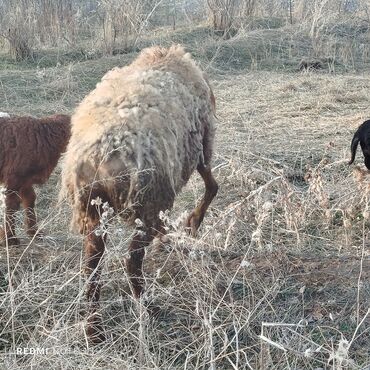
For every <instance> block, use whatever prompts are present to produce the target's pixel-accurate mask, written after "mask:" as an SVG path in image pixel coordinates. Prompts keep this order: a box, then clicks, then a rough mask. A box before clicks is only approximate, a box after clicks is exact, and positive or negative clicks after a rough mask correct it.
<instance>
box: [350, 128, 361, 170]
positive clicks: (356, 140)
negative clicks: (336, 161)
mask: <svg viewBox="0 0 370 370" xmlns="http://www.w3.org/2000/svg"><path fill="white" fill-rule="evenodd" d="M359 141H360V137H359V135H358V130H357V131H356V133H355V134H354V135H353V139H352V142H351V154H352V156H351V160H350V161H349V162H348V164H349V165H350V164H352V163H353V162H354V160H355V157H356V150H357V146H358V143H359Z"/></svg>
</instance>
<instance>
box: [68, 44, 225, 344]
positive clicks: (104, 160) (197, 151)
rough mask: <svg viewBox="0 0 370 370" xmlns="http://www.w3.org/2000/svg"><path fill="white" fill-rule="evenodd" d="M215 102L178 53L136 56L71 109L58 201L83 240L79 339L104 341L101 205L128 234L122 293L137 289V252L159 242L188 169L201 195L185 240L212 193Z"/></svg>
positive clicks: (176, 50) (201, 78)
mask: <svg viewBox="0 0 370 370" xmlns="http://www.w3.org/2000/svg"><path fill="white" fill-rule="evenodd" d="M214 115H215V98H214V96H213V93H212V90H211V88H210V85H209V83H208V81H207V79H206V77H205V76H204V74H203V72H202V71H201V69H200V68H199V67H197V65H196V64H195V62H194V61H193V60H192V58H191V56H190V54H188V53H185V51H184V49H183V48H182V47H181V46H172V47H170V48H169V49H166V48H162V47H152V48H148V49H145V50H143V51H142V52H141V53H140V55H139V56H138V58H137V59H136V60H135V61H134V62H133V63H132V64H131V65H129V66H126V67H124V68H119V69H118V68H116V69H113V70H112V71H110V72H108V73H107V74H106V75H105V76H104V77H103V79H102V81H101V82H100V83H98V84H97V87H96V89H95V90H93V91H92V92H91V93H90V94H89V95H88V96H87V97H86V98H85V99H84V100H83V101H82V103H81V104H80V106H79V107H78V108H77V110H76V112H75V114H74V115H73V117H72V136H71V141H70V143H69V145H68V149H67V153H66V157H65V161H64V164H63V175H62V176H63V180H62V193H61V195H62V196H63V195H64V194H68V195H69V199H70V201H71V203H72V205H73V220H72V226H74V227H78V228H79V230H80V232H81V233H83V234H85V235H86V237H85V256H86V260H87V271H88V273H89V274H90V279H89V286H88V291H87V297H88V300H89V302H90V309H89V318H88V328H87V332H88V334H89V336H90V338H91V339H92V341H93V342H99V341H101V340H104V333H103V329H102V325H101V319H100V316H99V315H98V309H99V297H100V283H99V279H100V274H101V263H100V262H101V258H102V256H103V254H104V248H105V243H106V233H105V232H104V230H101V220H100V216H101V215H102V214H103V213H104V211H106V210H107V207H108V204H109V206H110V207H112V209H113V210H114V212H115V214H118V215H119V216H121V218H122V219H123V220H124V221H125V222H126V223H128V224H129V225H132V226H133V227H134V228H135V234H134V237H133V239H132V241H131V243H130V244H129V247H128V249H129V257H128V258H127V260H126V268H127V272H128V276H129V278H130V284H131V289H132V292H133V295H134V296H135V297H139V296H140V294H141V292H142V289H143V278H142V262H143V257H144V247H145V246H147V245H148V244H149V243H151V242H152V240H153V238H154V237H155V236H156V235H157V234H159V233H163V230H164V229H163V225H162V222H161V220H160V218H159V213H160V211H164V210H167V209H170V208H171V207H172V205H173V202H174V200H175V196H176V195H177V194H178V193H179V192H180V190H181V188H182V187H183V186H184V185H185V184H186V183H187V181H188V180H189V178H190V176H191V174H192V173H193V171H194V170H195V169H197V170H198V172H199V173H200V175H201V176H202V178H203V180H204V183H205V187H206V191H205V195H204V197H203V199H202V200H201V202H200V203H199V205H198V206H197V207H196V208H195V209H194V210H193V211H192V213H191V214H190V216H189V218H188V220H187V226H188V228H189V229H190V230H191V232H192V234H195V233H196V231H197V229H198V227H199V226H200V224H201V222H202V220H203V217H204V215H205V212H206V210H207V208H208V206H209V205H210V203H211V201H212V199H213V198H214V196H215V195H216V193H217V190H218V185H217V183H216V181H215V180H214V178H213V176H212V173H211V166H210V162H211V156H212V146H213V138H214V132H215V127H214V120H215V118H214Z"/></svg>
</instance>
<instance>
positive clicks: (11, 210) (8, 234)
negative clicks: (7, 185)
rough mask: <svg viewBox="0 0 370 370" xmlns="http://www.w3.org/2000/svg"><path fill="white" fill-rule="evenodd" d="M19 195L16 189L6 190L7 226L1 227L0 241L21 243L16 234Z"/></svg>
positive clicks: (14, 243)
mask: <svg viewBox="0 0 370 370" xmlns="http://www.w3.org/2000/svg"><path fill="white" fill-rule="evenodd" d="M19 206H20V199H19V195H18V193H17V192H16V191H14V190H7V191H6V192H5V228H0V243H4V242H5V241H6V239H7V240H8V245H19V240H18V239H17V238H16V236H15V212H16V211H18V210H19Z"/></svg>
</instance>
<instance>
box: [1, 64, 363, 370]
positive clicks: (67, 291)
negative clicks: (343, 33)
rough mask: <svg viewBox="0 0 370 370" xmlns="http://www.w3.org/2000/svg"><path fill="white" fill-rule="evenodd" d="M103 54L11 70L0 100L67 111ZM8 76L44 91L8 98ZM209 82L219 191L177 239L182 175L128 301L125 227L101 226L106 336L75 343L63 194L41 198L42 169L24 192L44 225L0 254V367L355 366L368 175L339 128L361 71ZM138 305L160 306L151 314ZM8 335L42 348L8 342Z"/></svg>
mask: <svg viewBox="0 0 370 370" xmlns="http://www.w3.org/2000/svg"><path fill="white" fill-rule="evenodd" d="M105 62H106V64H104V63H105ZM114 63H117V64H119V63H120V60H119V59H118V58H117V59H115V58H111V59H104V60H102V61H101V62H100V64H99V61H98V62H95V63H94V62H86V63H83V64H81V65H76V66H74V68H72V69H70V70H69V71H68V68H67V67H59V68H58V69H55V71H54V72H53V70H52V69H48V70H46V71H45V73H46V77H44V80H42V82H40V80H37V74H36V72H32V73H30V72H29V71H27V72H24V75H22V74H21V75H19V74H18V76H17V77H16V75H15V73H16V72H14V75H13V76H12V77H13V79H14V78H16V81H17V82H18V83H19V85H15V84H14V81H13V83H12V84H11V83H10V81H11V78H10V77H9V80H7V79H6V78H1V81H2V83H1V85H0V91H3V96H4V95H5V93H6V96H7V97H8V99H7V104H8V105H6V106H4V107H3V106H1V107H0V108H1V110H4V111H6V109H8V111H11V112H13V109H12V108H13V107H15V108H14V110H15V111H16V112H23V113H26V112H29V111H31V112H32V113H35V112H37V114H41V113H46V112H48V111H49V110H50V111H52V110H54V109H58V110H61V111H68V110H69V109H70V107H71V106H73V104H75V102H76V101H78V100H79V99H80V98H81V96H83V94H84V93H85V91H88V90H89V89H90V88H91V86H92V85H93V84H94V83H95V81H93V79H92V78H91V77H89V72H91V73H92V71H94V73H96V74H95V75H94V76H96V75H98V74H99V73H100V72H102V70H103V69H105V68H106V69H109V68H110V67H111V66H110V64H114ZM211 70H212V68H211ZM33 73H34V74H33ZM52 73H54V74H52ZM48 74H49V75H48ZM50 74H51V75H50ZM4 76H5V75H3V77H4ZM35 76H36V77H35ZM22 78H23V79H24V81H27V83H29V84H30V86H31V88H32V87H33V88H34V89H35V90H33V94H36V93H40V92H42V91H43V89H45V95H43V96H39V97H38V99H39V101H35V102H34V104H33V105H32V106H26V107H24V108H22V104H23V103H24V102H25V101H27V99H28V98H27V96H26V95H25V94H26V93H27V92H26V90H25V89H24V88H23V89H22V87H21V81H22ZM212 79H213V81H212V82H213V85H214V87H215V95H216V97H217V108H218V131H217V142H216V148H215V159H214V169H215V175H216V177H217V179H218V181H219V184H220V192H219V195H218V196H217V198H216V200H215V202H214V203H213V204H212V207H211V209H210V211H209V213H208V215H207V217H206V219H205V223H204V225H203V227H202V230H201V232H200V235H199V237H198V238H197V239H192V238H190V237H188V236H187V235H186V234H185V233H184V232H183V229H182V227H181V222H180V221H181V219H182V217H183V212H184V211H185V210H186V211H190V210H191V209H192V207H193V206H194V205H195V204H196V201H197V200H198V199H199V198H200V197H201V195H202V192H203V184H202V182H201V180H200V179H199V176H193V177H192V179H191V181H190V183H189V184H188V186H187V187H186V189H184V191H183V192H182V194H181V195H180V196H179V197H178V200H177V202H176V205H175V208H174V210H173V211H172V212H171V213H170V214H169V215H167V216H166V217H167V224H168V229H169V242H168V243H167V244H165V245H161V244H160V243H159V242H157V243H156V245H155V246H152V247H150V248H148V251H147V256H146V260H145V266H144V270H145V276H146V285H147V290H146V293H145V295H144V297H143V298H142V300H141V301H140V302H135V301H134V300H133V299H132V298H131V297H130V295H128V294H127V292H128V285H127V277H126V273H125V271H124V268H123V264H122V259H123V257H124V256H125V253H126V245H127V241H128V238H129V236H130V231H129V230H126V229H125V228H124V226H121V225H119V224H118V223H116V222H115V223H114V225H112V227H110V229H109V239H110V240H109V244H108V246H107V251H106V255H105V260H104V273H103V282H104V286H103V293H102V294H103V296H102V314H103V318H104V319H105V327H106V330H107V337H108V341H107V342H106V343H105V344H103V345H101V346H97V347H95V348H91V347H89V346H88V343H87V341H86V335H85V333H84V323H85V322H84V320H85V314H84V312H85V308H86V306H85V305H86V302H85V298H84V289H85V284H86V280H85V277H84V275H83V274H82V264H83V255H82V239H81V238H80V237H79V236H76V235H72V234H71V233H69V232H68V231H67V230H68V223H69V218H70V213H69V209H68V207H67V205H66V204H62V205H61V206H60V207H58V206H57V205H56V202H55V199H56V196H57V193H58V188H59V185H58V181H59V171H56V173H54V175H53V176H52V178H51V179H50V181H49V183H48V184H47V185H46V186H45V187H43V188H41V189H39V191H38V193H39V198H38V210H39V215H40V218H41V219H42V220H43V227H44V228H45V229H46V231H47V235H49V237H48V238H47V239H46V240H45V242H44V243H41V244H37V243H35V242H32V243H29V240H28V239H27V238H26V237H25V236H24V234H23V242H24V243H23V245H22V246H21V247H19V248H13V249H7V248H2V249H1V251H0V318H1V319H0V333H1V335H0V349H1V351H2V352H1V354H0V356H1V357H0V359H1V361H2V362H3V363H2V364H1V362H0V367H1V366H2V367H3V368H5V369H8V368H12V369H26V368H31V367H32V368H34V369H45V368H60V369H72V368H73V369H74V368H79V369H105V368H110V369H126V368H127V369H128V368H129V369H153V368H156V369H157V368H158V369H172V368H179V369H180V368H181V369H203V368H207V369H208V368H210V369H221V368H225V369H245V368H250V369H314V368H316V369H318V368H329V369H345V368H348V369H365V368H367V367H368V366H370V354H369V348H370V340H369V328H370V320H369V316H368V315H369V310H368V307H369V305H370V285H369V281H370V280H369V278H370V257H369V254H368V246H369V241H368V239H369V235H368V229H369V226H370V220H369V210H368V197H369V191H370V188H369V185H368V183H369V175H368V173H367V172H366V171H364V170H363V165H362V164H361V154H359V155H358V160H357V163H359V164H360V166H359V168H348V166H347V164H346V161H347V160H348V157H349V144H350V140H351V138H352V134H353V132H354V130H355V128H356V127H357V125H358V124H360V123H361V122H362V121H363V120H364V119H365V118H367V117H369V115H370V108H369V104H368V99H367V97H368V96H369V95H370V77H368V76H367V75H352V74H343V75H335V74H332V75H330V74H327V73H298V72H295V73H287V72H285V73H284V72H268V71H242V72H241V73H239V74H233V75H226V76H225V75H224V74H222V75H220V74H218V73H217V70H213V78H212ZM45 81H46V82H45ZM17 86H18V87H17ZM1 89H2V90H1ZM47 89H50V90H47ZM54 92H55V94H57V95H56V96H54V95H53V93H54ZM27 94H31V93H30V92H28V93H27ZM28 96H29V95H28ZM48 99H50V104H49V103H48ZM3 101H4V100H3ZM21 232H22V229H20V233H21ZM148 303H150V304H151V305H154V306H157V307H160V314H159V316H158V317H157V318H152V317H151V316H150V315H149V314H148V312H147V311H146V309H145V307H146V306H147V305H148ZM20 348H21V349H23V348H26V349H28V350H30V349H37V350H39V351H40V350H41V351H42V350H45V351H46V353H36V354H23V355H20V354H18V355H17V354H16V353H15V352H16V351H17V349H18V350H19V349H20Z"/></svg>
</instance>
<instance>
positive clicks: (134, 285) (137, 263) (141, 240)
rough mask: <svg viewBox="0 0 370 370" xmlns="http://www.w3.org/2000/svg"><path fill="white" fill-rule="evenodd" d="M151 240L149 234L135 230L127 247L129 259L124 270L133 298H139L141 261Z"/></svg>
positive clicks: (141, 278) (151, 236) (141, 280)
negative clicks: (126, 273) (125, 270)
mask: <svg viewBox="0 0 370 370" xmlns="http://www.w3.org/2000/svg"><path fill="white" fill-rule="evenodd" d="M152 240H153V235H152V233H150V232H147V231H143V230H139V229H138V230H136V233H135V236H134V238H133V239H132V241H131V243H130V245H129V247H128V252H129V257H128V258H127V259H126V268H127V272H128V276H129V279H130V283H131V289H132V293H133V295H134V297H135V298H139V297H140V295H141V293H142V291H143V286H144V281H143V270H142V267H143V259H144V255H145V247H146V246H147V245H148V244H149V243H150V242H151V241H152Z"/></svg>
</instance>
